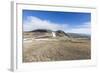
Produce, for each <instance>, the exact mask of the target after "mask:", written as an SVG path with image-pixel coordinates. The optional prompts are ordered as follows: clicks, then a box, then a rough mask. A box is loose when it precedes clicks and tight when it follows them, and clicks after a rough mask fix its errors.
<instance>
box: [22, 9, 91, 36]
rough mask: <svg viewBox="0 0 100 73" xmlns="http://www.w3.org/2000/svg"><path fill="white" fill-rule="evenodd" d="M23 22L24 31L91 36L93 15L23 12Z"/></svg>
mask: <svg viewBox="0 0 100 73" xmlns="http://www.w3.org/2000/svg"><path fill="white" fill-rule="evenodd" d="M22 20H23V31H32V30H35V29H49V30H53V31H57V30H63V31H65V32H69V33H82V34H91V32H90V29H91V28H90V26H91V13H82V12H81V13H79V12H60V11H59V12H58V11H57V12H56V11H37V10H23V16H22Z"/></svg>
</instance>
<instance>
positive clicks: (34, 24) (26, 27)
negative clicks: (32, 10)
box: [23, 16, 90, 34]
mask: <svg viewBox="0 0 100 73" xmlns="http://www.w3.org/2000/svg"><path fill="white" fill-rule="evenodd" d="M35 29H49V30H53V31H56V30H63V31H65V32H70V33H82V34H90V22H85V23H82V24H80V25H77V26H71V25H70V24H57V23H53V22H50V21H49V20H42V19H40V18H37V17H34V16H29V17H27V20H24V21H23V31H32V30H35Z"/></svg>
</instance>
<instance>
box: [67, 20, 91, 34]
mask: <svg viewBox="0 0 100 73" xmlns="http://www.w3.org/2000/svg"><path fill="white" fill-rule="evenodd" d="M90 25H91V23H90V22H85V23H82V24H81V25H79V26H75V27H72V28H69V29H68V30H67V32H71V33H84V34H91V27H90Z"/></svg>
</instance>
